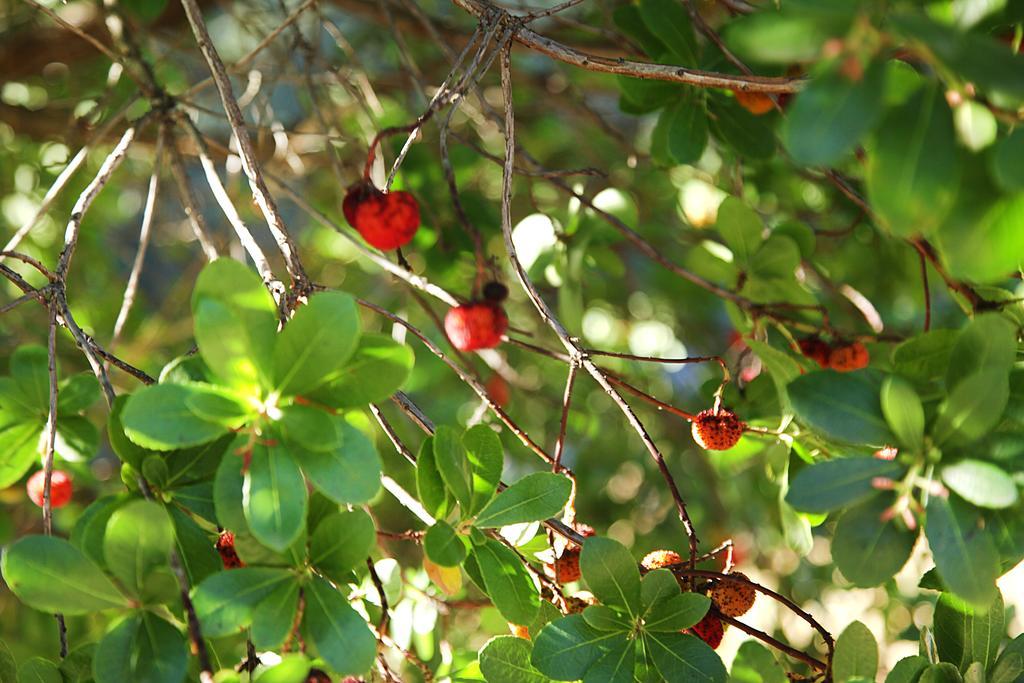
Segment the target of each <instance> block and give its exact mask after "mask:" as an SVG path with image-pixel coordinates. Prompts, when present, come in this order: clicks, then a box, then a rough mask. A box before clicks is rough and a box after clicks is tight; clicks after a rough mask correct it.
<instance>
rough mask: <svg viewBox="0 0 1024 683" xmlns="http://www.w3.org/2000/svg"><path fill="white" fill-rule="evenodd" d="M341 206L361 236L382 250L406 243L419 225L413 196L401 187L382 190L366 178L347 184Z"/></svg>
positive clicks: (417, 209) (418, 213)
mask: <svg viewBox="0 0 1024 683" xmlns="http://www.w3.org/2000/svg"><path fill="white" fill-rule="evenodd" d="M341 210H342V212H343V213H344V214H345V218H346V220H348V222H349V223H350V224H351V225H352V227H354V228H355V229H356V230H358V231H359V234H360V235H362V236H363V239H364V240H366V241H367V242H368V243H369V244H370V245H371V246H374V247H377V248H378V249H382V250H384V251H388V250H391V249H397V248H399V247H401V246H402V245H404V244H407V243H408V242H409V241H410V240H411V239H412V238H413V236H414V235H415V234H416V230H418V229H419V227H420V206H419V204H418V203H417V202H416V198H415V197H413V196H412V195H411V194H409V193H408V192H403V191H401V190H398V191H394V192H388V193H386V194H385V193H384V192H381V191H380V190H378V189H377V188H375V187H374V186H373V184H371V183H369V182H360V183H356V184H355V185H353V186H352V187H351V188H349V190H348V192H347V193H346V194H345V199H343V200H342V202H341Z"/></svg>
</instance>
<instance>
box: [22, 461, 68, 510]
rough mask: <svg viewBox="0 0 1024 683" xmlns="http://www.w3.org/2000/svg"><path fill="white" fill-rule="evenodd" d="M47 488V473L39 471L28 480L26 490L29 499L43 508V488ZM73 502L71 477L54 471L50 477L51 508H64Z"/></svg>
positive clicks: (65, 473) (60, 471) (62, 472)
mask: <svg viewBox="0 0 1024 683" xmlns="http://www.w3.org/2000/svg"><path fill="white" fill-rule="evenodd" d="M45 486H46V472H45V471H43V470H39V471H38V472H36V473H35V474H33V475H32V476H31V477H29V478H28V483H27V484H26V485H25V489H26V490H27V491H28V497H29V499H31V501H32V502H33V503H35V504H36V505H38V506H39V507H43V488H44V487H45ZM70 501H71V477H70V476H69V475H68V473H67V472H65V471H63V470H54V471H53V473H52V475H51V476H50V507H52V508H60V507H64V506H65V505H67V504H68V503H69V502H70Z"/></svg>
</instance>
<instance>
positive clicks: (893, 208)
mask: <svg viewBox="0 0 1024 683" xmlns="http://www.w3.org/2000/svg"><path fill="white" fill-rule="evenodd" d="M960 168H961V166H960V160H959V152H958V150H957V147H956V140H955V137H954V131H953V116H952V114H951V113H950V111H949V107H948V106H947V105H946V102H945V100H944V99H943V98H942V94H941V93H939V92H937V91H936V90H935V89H930V90H922V91H920V92H918V93H917V94H916V95H914V96H913V97H912V98H911V99H910V100H909V101H908V102H907V103H906V104H904V105H902V106H900V107H897V108H895V109H893V110H891V111H890V112H889V114H888V115H887V116H886V117H885V120H884V121H883V122H882V124H881V125H880V126H879V127H878V133H877V134H876V136H875V140H874V142H873V144H872V145H871V148H870V150H869V154H868V165H867V191H868V201H870V203H871V206H872V208H874V209H875V211H876V212H877V214H878V217H879V219H880V220H881V222H882V224H883V225H884V226H885V227H886V228H888V229H889V230H890V231H891V232H892V233H893V234H895V235H898V236H900V237H910V236H912V235H928V234H930V233H931V232H933V231H934V230H935V229H936V228H937V227H938V226H939V224H940V223H941V222H942V220H943V219H944V217H945V214H946V212H947V211H949V209H950V208H951V207H952V206H953V202H954V201H955V200H956V188H957V184H958V182H959V179H960Z"/></svg>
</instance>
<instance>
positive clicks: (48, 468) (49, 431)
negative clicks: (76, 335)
mask: <svg viewBox="0 0 1024 683" xmlns="http://www.w3.org/2000/svg"><path fill="white" fill-rule="evenodd" d="M49 314H50V316H49V317H50V322H49V326H48V327H49V332H48V334H47V341H46V355H47V372H48V375H49V381H50V406H49V411H48V412H47V414H46V453H45V455H44V456H43V533H45V534H46V535H47V536H50V535H52V534H53V498H52V492H53V489H52V485H53V453H54V450H55V447H56V444H57V311H56V310H55V309H54V307H53V304H52V303H51V304H50V307H49ZM53 616H54V618H55V619H56V620H57V633H58V635H59V636H60V657H61V659H63V658H65V657H67V656H68V627H67V624H66V623H65V622H64V615H63V614H61V613H59V612H58V613H57V614H54V615H53Z"/></svg>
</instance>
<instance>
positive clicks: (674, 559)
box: [640, 550, 683, 571]
mask: <svg viewBox="0 0 1024 683" xmlns="http://www.w3.org/2000/svg"><path fill="white" fill-rule="evenodd" d="M682 561H683V558H682V557H680V556H679V553H677V552H676V551H674V550H652V551H651V552H649V553H647V554H646V555H644V559H642V560H640V566H641V567H643V568H644V569H646V570H647V571H651V570H652V569H661V568H662V567H667V566H668V565H670V564H678V563H680V562H682Z"/></svg>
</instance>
